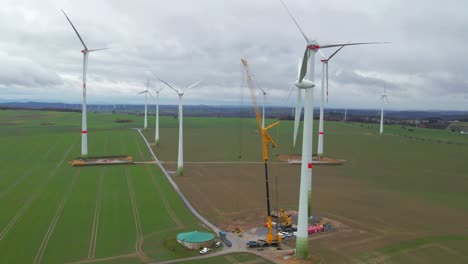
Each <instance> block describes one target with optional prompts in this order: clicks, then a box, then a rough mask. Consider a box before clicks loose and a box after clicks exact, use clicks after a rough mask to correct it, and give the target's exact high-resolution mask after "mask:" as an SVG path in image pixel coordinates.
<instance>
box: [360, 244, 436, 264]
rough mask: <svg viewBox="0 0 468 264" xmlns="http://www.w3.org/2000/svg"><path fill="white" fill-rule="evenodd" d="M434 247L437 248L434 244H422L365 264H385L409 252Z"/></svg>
mask: <svg viewBox="0 0 468 264" xmlns="http://www.w3.org/2000/svg"><path fill="white" fill-rule="evenodd" d="M436 246H437V244H436V243H429V244H424V245H421V246H417V247H413V248H408V249H403V250H399V251H396V252H394V253H391V254H387V255H382V256H380V257H376V258H374V259H370V260H368V261H367V263H376V264H377V263H385V262H386V261H387V260H389V259H390V258H392V257H395V256H399V255H403V254H406V253H410V252H413V251H417V250H420V249H424V248H428V247H436Z"/></svg>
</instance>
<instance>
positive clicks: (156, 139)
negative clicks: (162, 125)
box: [153, 88, 164, 145]
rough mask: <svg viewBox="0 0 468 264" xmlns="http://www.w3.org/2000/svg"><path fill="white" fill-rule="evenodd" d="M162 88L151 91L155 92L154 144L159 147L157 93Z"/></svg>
mask: <svg viewBox="0 0 468 264" xmlns="http://www.w3.org/2000/svg"><path fill="white" fill-rule="evenodd" d="M163 89H164V88H161V89H153V90H154V91H155V92H156V129H155V132H154V143H155V144H156V145H159V92H161V91H162V90H163Z"/></svg>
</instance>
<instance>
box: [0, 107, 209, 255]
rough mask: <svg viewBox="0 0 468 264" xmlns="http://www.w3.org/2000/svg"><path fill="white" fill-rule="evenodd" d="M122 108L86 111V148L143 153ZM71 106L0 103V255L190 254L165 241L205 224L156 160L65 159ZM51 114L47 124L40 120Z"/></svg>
mask: <svg viewBox="0 0 468 264" xmlns="http://www.w3.org/2000/svg"><path fill="white" fill-rule="evenodd" d="M118 118H124V119H131V120H136V118H135V117H131V116H123V117H122V116H111V115H90V118H89V121H90V123H89V128H90V134H89V146H90V153H91V154H92V155H93V156H98V155H119V154H128V155H131V156H133V157H134V160H136V161H147V160H150V155H149V152H148V151H147V148H146V146H145V144H144V142H143V140H142V139H141V137H140V136H139V134H138V133H137V132H136V131H134V130H131V129H129V128H130V127H132V126H136V124H135V123H123V124H117V123H114V122H113V121H114V120H115V119H118ZM80 119H81V116H80V114H78V113H60V112H38V111H0V123H1V129H0V136H1V137H0V146H1V156H2V158H1V159H0V203H1V204H2V206H1V207H0V263H73V262H76V263H93V262H97V261H106V262H108V263H117V262H118V263H141V262H142V261H146V262H147V261H158V260H167V259H174V258H182V257H189V256H193V255H197V254H198V252H193V251H189V250H185V249H184V248H183V247H182V246H180V245H178V244H177V243H176V242H175V239H174V238H175V235H176V234H177V233H179V232H182V231H189V230H204V229H205V228H204V227H203V226H201V224H200V223H199V222H198V221H197V220H196V218H195V217H194V216H193V215H192V214H191V213H190V212H189V211H188V210H187V209H186V207H185V206H184V204H183V203H182V201H181V200H180V198H179V197H178V195H177V194H176V193H175V192H174V191H173V189H172V187H171V186H170V184H169V182H168V181H167V179H166V178H165V177H164V175H163V173H162V172H161V171H160V169H159V168H157V167H156V166H154V165H152V164H147V165H118V166H117V165H116V166H99V167H78V168H72V167H71V166H70V165H69V164H68V163H69V162H70V161H71V160H73V159H74V158H76V157H77V156H78V155H79V153H80V152H79V151H80V135H79V133H77V131H79V127H78V126H77V124H80ZM47 122H53V124H49V125H41V123H47Z"/></svg>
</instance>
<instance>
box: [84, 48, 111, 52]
mask: <svg viewBox="0 0 468 264" xmlns="http://www.w3.org/2000/svg"><path fill="white" fill-rule="evenodd" d="M106 49H109V48H99V49H91V50H88V52H92V51H98V50H106Z"/></svg>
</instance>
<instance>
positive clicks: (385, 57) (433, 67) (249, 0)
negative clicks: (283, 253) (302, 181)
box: [0, 0, 468, 111]
mask: <svg viewBox="0 0 468 264" xmlns="http://www.w3.org/2000/svg"><path fill="white" fill-rule="evenodd" d="M284 1H285V2H286V4H287V5H288V6H289V9H290V10H291V12H292V13H293V14H294V15H295V17H296V19H297V20H298V22H299V24H300V25H301V27H302V28H303V30H304V31H305V33H306V35H308V36H309V38H312V39H316V40H317V41H318V42H319V43H320V44H330V43H343V42H348V41H391V42H392V43H391V44H385V45H366V46H353V47H345V48H344V49H343V50H342V51H341V52H340V53H338V55H337V56H336V57H334V58H333V60H331V61H330V63H329V71H330V77H329V78H330V92H329V100H328V104H327V107H333V108H378V107H379V102H378V99H379V96H380V94H381V93H382V91H383V88H384V87H386V88H387V93H388V98H389V101H390V104H389V105H388V108H391V109H419V110H429V109H447V110H464V111H466V110H468V107H467V105H468V81H467V79H466V78H467V76H468V44H467V42H468V15H467V13H466V12H467V10H468V2H467V1H455V0H446V1H443V2H441V1H435V0H429V1H428V0H410V1H403V0H380V1H373V0H354V1H345V0H341V1H339V0H284ZM60 9H64V10H65V12H67V14H68V16H69V17H70V19H71V20H72V22H73V23H74V25H75V27H76V28H77V30H78V31H79V32H80V34H81V36H82V37H83V39H84V41H85V43H86V44H87V46H88V48H101V47H107V48H109V49H108V50H103V51H98V52H94V53H91V54H90V56H89V64H88V75H87V76H88V82H87V87H88V103H90V104H93V103H109V104H123V103H132V104H136V103H142V102H143V97H142V96H141V95H136V93H137V92H140V91H142V90H143V89H144V82H145V79H146V74H147V72H148V71H151V73H152V77H151V83H150V87H152V88H156V87H162V84H161V83H159V82H157V79H156V76H157V77H159V78H162V79H164V80H166V81H167V82H169V83H171V84H173V85H175V86H179V87H184V86H188V85H190V84H192V83H194V82H196V81H198V80H203V82H202V83H201V84H200V85H199V86H197V88H193V89H191V90H190V91H188V92H187V93H186V95H185V96H184V102H185V103H186V104H231V105H238V104H239V102H240V100H241V89H240V87H241V83H242V76H243V75H242V71H243V68H242V67H241V62H240V58H241V57H244V58H246V59H247V60H248V61H249V64H250V66H251V70H252V72H253V73H254V75H255V77H256V79H257V81H258V82H259V84H260V85H261V86H262V87H263V88H265V89H271V90H270V91H269V95H268V104H269V105H278V106H284V105H289V106H292V105H293V104H294V102H295V98H294V96H291V98H289V100H286V98H287V97H288V94H289V92H290V90H291V87H292V86H293V83H294V81H295V79H296V75H297V64H298V60H299V58H300V57H301V56H302V54H303V52H304V48H305V44H306V43H305V41H304V39H303V38H302V36H301V34H300V32H299V31H298V29H297V28H296V26H295V25H294V23H293V22H292V20H291V19H290V18H289V16H288V14H287V12H286V11H285V9H284V8H283V6H282V5H281V3H280V1H279V0H255V1H254V0H224V1H221V0H197V1H193V0H173V1H136V0H134V1H124V0H113V1H110V0H109V1H88V0H85V1H83V0H80V1H53V0H41V1H34V0H30V1H23V0H3V1H2V7H1V8H0V32H1V33H0V67H1V71H0V99H7V100H36V101H49V102H67V103H80V102H81V78H82V53H80V50H81V49H82V45H81V43H80V42H79V40H78V38H77V37H76V35H75V33H74V32H73V29H72V28H71V27H70V25H69V24H68V22H67V20H66V18H65V17H64V15H63V14H62V12H61V11H60ZM323 52H324V53H325V54H330V53H331V52H333V50H329V49H326V50H325V49H324V50H323ZM315 72H316V83H317V88H316V89H315V99H316V100H315V101H316V102H315V103H316V105H317V103H318V98H319V96H320V93H319V89H320V76H321V65H320V62H317V63H316V71H315ZM243 94H244V99H243V100H244V101H250V98H249V97H247V96H248V93H247V91H246V90H244V93H243ZM293 95H294V94H293ZM176 100H177V96H176V94H175V93H174V92H173V91H171V90H169V89H165V90H164V91H162V92H161V103H162V104H175V103H176V102H177V101H176Z"/></svg>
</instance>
